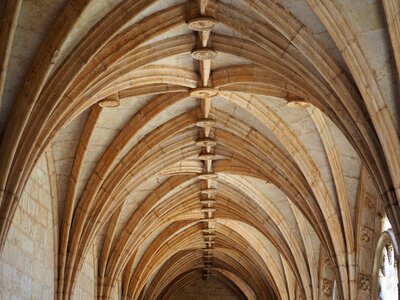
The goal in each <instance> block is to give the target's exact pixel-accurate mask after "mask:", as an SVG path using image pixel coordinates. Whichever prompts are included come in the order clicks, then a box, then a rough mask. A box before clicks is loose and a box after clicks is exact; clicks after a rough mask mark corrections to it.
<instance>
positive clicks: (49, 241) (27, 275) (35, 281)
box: [0, 155, 55, 300]
mask: <svg viewBox="0 0 400 300" xmlns="http://www.w3.org/2000/svg"><path fill="white" fill-rule="evenodd" d="M50 195H51V194H50V183H49V175H48V170H47V163H46V159H45V157H44V155H43V156H42V157H41V158H40V159H39V161H38V163H37V165H36V166H35V168H34V169H33V171H32V174H31V176H30V178H29V180H28V182H27V184H26V187H25V190H24V193H23V195H22V198H21V201H20V203H19V205H18V207H17V210H16V212H15V215H14V219H13V222H12V225H11V228H10V231H9V234H8V236H7V241H6V244H5V247H4V251H3V253H2V255H1V259H0V299H4V300H6V299H54V287H55V284H54V282H55V250H54V249H55V248H54V230H53V215H52V200H51V196H50Z"/></svg>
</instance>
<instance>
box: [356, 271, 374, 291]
mask: <svg viewBox="0 0 400 300" xmlns="http://www.w3.org/2000/svg"><path fill="white" fill-rule="evenodd" d="M358 288H359V289H360V292H362V293H364V294H369V293H370V292H371V279H370V278H369V276H367V275H365V274H360V276H359V280H358Z"/></svg>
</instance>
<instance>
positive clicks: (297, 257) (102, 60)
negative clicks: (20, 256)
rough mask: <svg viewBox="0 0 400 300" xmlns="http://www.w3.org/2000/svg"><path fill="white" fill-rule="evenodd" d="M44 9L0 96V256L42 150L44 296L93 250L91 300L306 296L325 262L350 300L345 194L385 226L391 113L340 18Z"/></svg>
mask: <svg viewBox="0 0 400 300" xmlns="http://www.w3.org/2000/svg"><path fill="white" fill-rule="evenodd" d="M16 2H18V1H16ZM45 2H46V1H45ZM50 2H54V3H53V4H54V5H49V6H48V7H47V8H45V7H44V6H45V5H43V7H42V6H41V5H40V1H39V2H38V3H39V4H37V6H38V7H39V8H38V11H42V12H43V18H42V19H41V20H37V21H36V22H37V23H34V22H33V23H29V22H28V21H27V22H28V23H29V24H28V25H30V26H31V27H32V28H33V29H36V31H35V33H34V34H33V36H34V37H36V38H37V39H38V40H40V41H41V43H42V44H41V45H42V46H40V48H38V49H39V50H38V51H37V54H36V55H37V56H36V60H35V61H34V63H33V65H32V69H31V70H32V71H29V70H30V69H28V67H27V65H28V64H27V63H26V64H24V63H23V62H22V63H21V64H20V66H21V68H26V70H27V74H28V75H27V79H26V82H27V83H26V84H25V85H21V87H20V89H19V88H18V87H17V85H18V82H22V79H19V81H18V78H17V77H14V79H15V83H13V84H9V85H6V87H10V86H11V88H10V89H9V90H5V92H4V97H3V106H2V113H3V114H8V115H9V116H10V117H9V119H8V122H7V124H6V126H5V127H4V128H5V129H4V131H3V143H2V145H1V149H0V150H1V153H2V157H1V166H0V188H1V193H2V202H1V213H2V217H1V219H0V220H1V234H2V235H1V237H2V243H4V237H5V235H6V234H7V231H8V228H9V226H10V222H11V220H12V216H13V212H14V211H15V207H16V205H17V204H18V201H17V199H18V196H19V195H20V194H21V192H22V191H23V188H24V185H25V183H26V180H27V178H28V177H29V174H30V171H31V170H32V168H33V167H34V165H35V162H36V161H37V160H38V158H39V157H40V156H41V155H42V153H44V152H46V154H47V155H48V157H50V158H51V159H52V161H53V164H54V176H55V177H54V179H55V185H54V186H53V193H55V195H56V197H57V203H58V213H59V224H60V236H59V254H58V255H59V259H58V293H59V295H58V296H59V298H60V299H67V298H69V296H70V295H71V293H72V290H73V287H74V284H75V283H76V281H77V280H78V277H79V271H78V270H80V268H81V266H82V264H83V263H84V261H85V257H86V254H87V253H88V251H89V248H90V247H92V245H93V244H95V247H96V253H97V254H96V255H97V256H96V257H98V266H97V267H98V270H97V276H98V280H99V284H98V287H97V293H98V295H99V297H103V299H107V297H109V296H110V294H111V293H112V291H113V289H114V288H116V286H118V285H119V286H120V288H121V290H122V295H124V296H126V297H127V298H128V299H149V300H150V299H173V297H174V296H175V295H177V293H178V292H179V291H181V290H182V289H183V288H184V287H186V286H188V285H190V284H192V283H194V282H196V281H198V280H200V279H207V278H209V277H210V276H213V277H214V278H217V279H218V280H221V281H222V282H224V284H226V285H227V286H229V287H230V288H231V289H232V290H233V291H234V292H235V293H236V294H237V295H238V296H239V297H241V298H242V299H300V298H301V297H302V299H322V298H320V297H321V293H322V292H323V291H322V289H321V287H319V285H320V283H319V274H320V273H321V272H322V271H321V270H322V269H321V268H322V266H323V264H324V262H328V265H330V266H331V270H330V274H331V275H330V276H331V279H332V281H335V280H336V282H337V289H338V295H340V297H341V299H350V298H352V296H354V293H356V288H355V286H354V285H355V284H356V283H355V279H354V278H353V277H354V274H355V268H356V267H355V263H354V260H355V258H354V253H355V249H356V239H357V234H356V232H357V228H358V223H357V222H358V221H357V215H358V210H359V206H360V201H361V199H363V198H361V196H360V195H361V194H360V191H363V192H364V191H365V193H367V194H368V195H373V197H375V198H377V197H381V199H382V203H383V206H384V207H385V208H386V213H387V215H388V217H389V219H390V221H391V223H392V226H393V230H394V231H395V232H396V233H398V229H399V225H400V223H399V222H400V219H399V216H400V214H399V207H398V202H397V201H398V199H399V195H400V192H399V182H400V172H399V168H400V164H399V158H400V156H397V155H396V153H397V154H399V152H398V149H399V143H398V134H397V133H396V122H393V120H396V119H397V120H398V111H397V112H396V107H395V105H394V104H393V101H391V99H394V98H393V97H392V98H391V96H392V95H390V93H389V92H387V89H386V88H387V86H388V85H389V83H388V81H390V78H389V79H385V80H386V81H385V80H382V81H381V80H379V78H377V77H376V74H375V73H374V72H373V70H374V68H375V66H376V65H377V64H378V62H376V60H374V59H372V58H371V56H370V54H371V51H373V50H370V52H368V51H369V49H371V48H366V49H367V50H364V51H366V53H361V52H360V47H362V46H363V44H362V43H363V40H361V41H360V44H361V45H358V44H353V43H352V42H348V40H349V39H348V35H349V34H351V32H352V31H351V30H350V28H349V27H348V26H347V25H346V24H342V23H341V16H340V13H339V11H340V9H341V6H340V4H337V5H336V6H334V5H333V4H332V3H333V2H335V1H319V0H316V1H314V0H308V1H307V2H305V1H269V0H266V1H259V0H252V1H250V0H248V1H247V0H242V1H227V0H224V1H223V0H218V1H217V0H208V1H207V0H200V1H173V0H171V1H164V0H163V1H161V0H159V1H155V0H124V1H94V0H93V1H90V0H71V1H65V3H62V1H58V2H60V3H56V1H50ZM276 2H278V3H276ZM336 2H338V3H339V2H341V1H336ZM383 2H384V3H386V5H387V3H391V1H383ZM16 5H17V4H16ZM26 5H28V4H26ZM30 5H33V4H30ZM46 5H47V4H46ZM23 8H24V6H23ZM354 9H358V8H357V7H356V8H354ZM56 12H57V13H58V12H59V14H60V15H59V16H58V17H57V19H56V20H55V21H54V20H51V18H50V17H49V15H51V14H54V15H56V14H57V13H56ZM22 13H24V14H26V20H30V19H34V18H33V17H35V16H34V15H33V17H32V15H29V14H34V12H29V9H28V7H25V10H24V9H23V10H22ZM385 16H387V14H386V15H385V14H383V15H381V16H380V18H382V20H381V22H383V20H385ZM36 17H37V16H36ZM51 22H55V23H54V24H53V25H52V27H51V26H50V25H48V24H51ZM20 26H21V25H20ZM46 28H48V29H46ZM50 28H51V29H50ZM19 30H20V31H18V30H17V35H16V41H20V40H19V39H21V38H22V37H23V34H22V32H23V31H21V29H19ZM41 30H42V31H41ZM354 30H355V29H354ZM41 32H42V33H41ZM43 32H45V33H43ZM360 32H361V30H360ZM18 33H20V35H18ZM356 33H357V32H356ZM396 41H397V46H398V40H396V39H395V38H393V35H389V36H387V37H386V40H385V41H384V44H382V47H386V48H387V49H386V48H385V49H386V51H390V49H391V48H390V47H391V46H393V47H395V46H396ZM371 43H373V42H371ZM32 47H33V44H32ZM21 49H22V50H21V51H22V52H23V51H26V53H23V54H22V56H24V57H25V60H26V61H29V60H30V59H31V57H33V54H34V53H35V52H33V54H32V53H28V52H27V50H26V49H24V48H21ZM13 53H14V52H13ZM395 58H398V57H395ZM13 61H16V58H13V57H11V63H12V62H13ZM8 74H9V75H8V76H9V77H10V78H13V77H12V76H13V74H12V69H11V71H9V73H8ZM10 74H11V75H10ZM388 74H391V75H390V76H395V75H396V74H395V72H394V73H393V74H392V73H390V72H389V71H388ZM388 76H389V75H388ZM392 83H393V81H392ZM13 85H14V86H13ZM366 86H368V88H366ZM392 89H393V88H392ZM17 90H18V93H17V92H16V91H17ZM383 91H385V92H383ZM384 98H385V99H386V101H385V100H383V99H384ZM13 104H14V106H13V107H14V108H13V109H12V110H11V111H10V112H8V109H7V107H11V106H12V105H13ZM397 123H398V122H397ZM49 149H50V150H49ZM199 155H200V159H199ZM354 299H355V298H354Z"/></svg>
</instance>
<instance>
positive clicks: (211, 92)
mask: <svg viewBox="0 0 400 300" xmlns="http://www.w3.org/2000/svg"><path fill="white" fill-rule="evenodd" d="M217 95H218V90H217V89H215V88H211V87H200V88H194V89H192V91H191V92H190V96H192V97H195V98H201V99H203V98H211V97H215V96H217Z"/></svg>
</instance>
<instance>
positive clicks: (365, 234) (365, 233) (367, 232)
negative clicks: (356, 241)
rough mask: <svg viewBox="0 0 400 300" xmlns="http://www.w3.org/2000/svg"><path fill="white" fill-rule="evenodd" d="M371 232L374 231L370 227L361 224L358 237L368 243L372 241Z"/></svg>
mask: <svg viewBox="0 0 400 300" xmlns="http://www.w3.org/2000/svg"><path fill="white" fill-rule="evenodd" d="M373 234H374V232H373V231H372V230H371V229H369V228H367V227H364V226H363V227H362V228H361V233H360V239H361V241H362V242H364V243H369V242H371V241H372V237H373Z"/></svg>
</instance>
